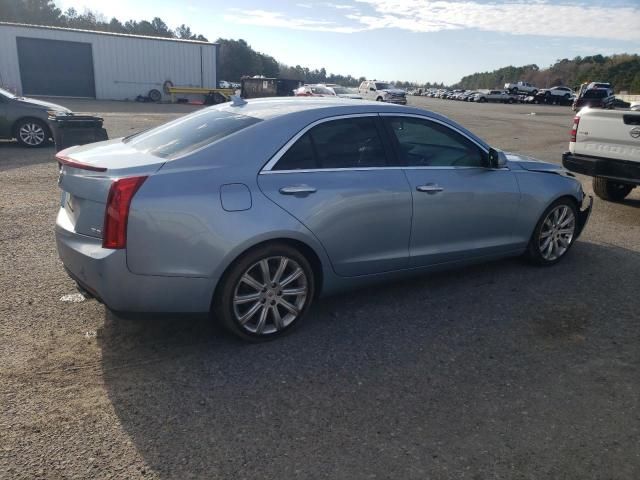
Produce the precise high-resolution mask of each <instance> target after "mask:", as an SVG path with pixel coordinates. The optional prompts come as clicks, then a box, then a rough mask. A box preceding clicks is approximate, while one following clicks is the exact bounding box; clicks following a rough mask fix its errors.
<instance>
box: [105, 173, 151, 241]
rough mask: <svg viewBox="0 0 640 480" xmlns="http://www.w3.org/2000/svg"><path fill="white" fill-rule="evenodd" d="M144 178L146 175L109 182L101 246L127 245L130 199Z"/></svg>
mask: <svg viewBox="0 0 640 480" xmlns="http://www.w3.org/2000/svg"><path fill="white" fill-rule="evenodd" d="M146 179H147V177H146V176H145V177H129V178H121V179H120V180H115V181H114V182H113V183H112V184H111V188H110V189H109V196H108V197H107V208H106V209H105V212H104V229H103V236H102V246H103V248H113V249H120V248H125V247H126V246H127V221H128V220H129V208H130V207H131V200H133V196H134V195H135V194H136V192H137V191H138V189H139V188H140V187H141V186H142V184H143V183H144V181H145V180H146Z"/></svg>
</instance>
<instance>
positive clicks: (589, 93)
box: [584, 89, 607, 98]
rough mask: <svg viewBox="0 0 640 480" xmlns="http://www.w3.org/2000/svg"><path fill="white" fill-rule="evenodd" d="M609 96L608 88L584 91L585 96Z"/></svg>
mask: <svg viewBox="0 0 640 480" xmlns="http://www.w3.org/2000/svg"><path fill="white" fill-rule="evenodd" d="M606 96H607V91H606V90H601V89H592V90H587V91H586V92H584V98H604V97H606Z"/></svg>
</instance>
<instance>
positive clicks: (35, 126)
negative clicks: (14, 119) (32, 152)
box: [15, 118, 49, 148]
mask: <svg viewBox="0 0 640 480" xmlns="http://www.w3.org/2000/svg"><path fill="white" fill-rule="evenodd" d="M15 132H16V139H17V140H18V143H19V144H20V145H22V146H24V147H31V148H34V147H41V146H43V145H44V144H45V143H46V142H47V140H48V139H49V129H48V128H47V126H46V125H45V124H44V122H42V121H40V120H36V119H35V118H25V119H23V120H20V121H18V123H17V124H16V130H15Z"/></svg>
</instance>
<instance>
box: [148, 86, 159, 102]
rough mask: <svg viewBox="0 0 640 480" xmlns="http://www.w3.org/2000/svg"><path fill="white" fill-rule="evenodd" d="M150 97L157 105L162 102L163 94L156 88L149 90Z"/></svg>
mask: <svg viewBox="0 0 640 480" xmlns="http://www.w3.org/2000/svg"><path fill="white" fill-rule="evenodd" d="M148 95H149V98H150V99H151V101H152V102H156V103H157V102H159V101H160V100H162V93H160V90H156V89H155V88H152V89H151V90H149V94H148Z"/></svg>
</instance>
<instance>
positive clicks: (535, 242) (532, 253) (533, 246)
mask: <svg viewBox="0 0 640 480" xmlns="http://www.w3.org/2000/svg"><path fill="white" fill-rule="evenodd" d="M560 206H566V207H568V208H569V209H570V210H571V212H572V213H573V218H574V233H573V235H572V238H571V240H570V241H569V244H568V246H567V247H566V250H565V251H564V252H563V253H562V254H561V255H559V256H558V257H557V258H552V259H549V258H545V257H544V256H543V254H542V252H541V248H542V247H543V246H544V245H541V242H542V241H543V240H542V239H541V237H540V235H541V231H542V228H543V226H544V224H545V221H546V220H547V216H548V215H549V214H550V213H551V212H552V211H554V210H555V209H556V208H558V207H560ZM577 222H578V207H577V204H576V201H575V200H573V199H571V198H569V197H563V198H560V199H558V200H556V201H555V202H553V203H552V204H551V205H549V207H547V208H546V209H545V211H544V212H543V214H542V215H541V216H540V219H539V220H538V223H537V224H536V228H535V229H534V230H533V233H532V234H531V238H530V239H529V245H527V251H526V252H525V255H524V256H525V258H526V259H527V260H528V261H529V262H530V263H532V264H534V265H538V266H543V267H546V266H551V265H555V264H556V263H558V262H560V261H561V260H562V259H563V258H564V257H566V256H567V253H569V250H571V247H572V246H573V244H574V242H575V238H576V234H575V232H576V231H577V229H578V223H577Z"/></svg>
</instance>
